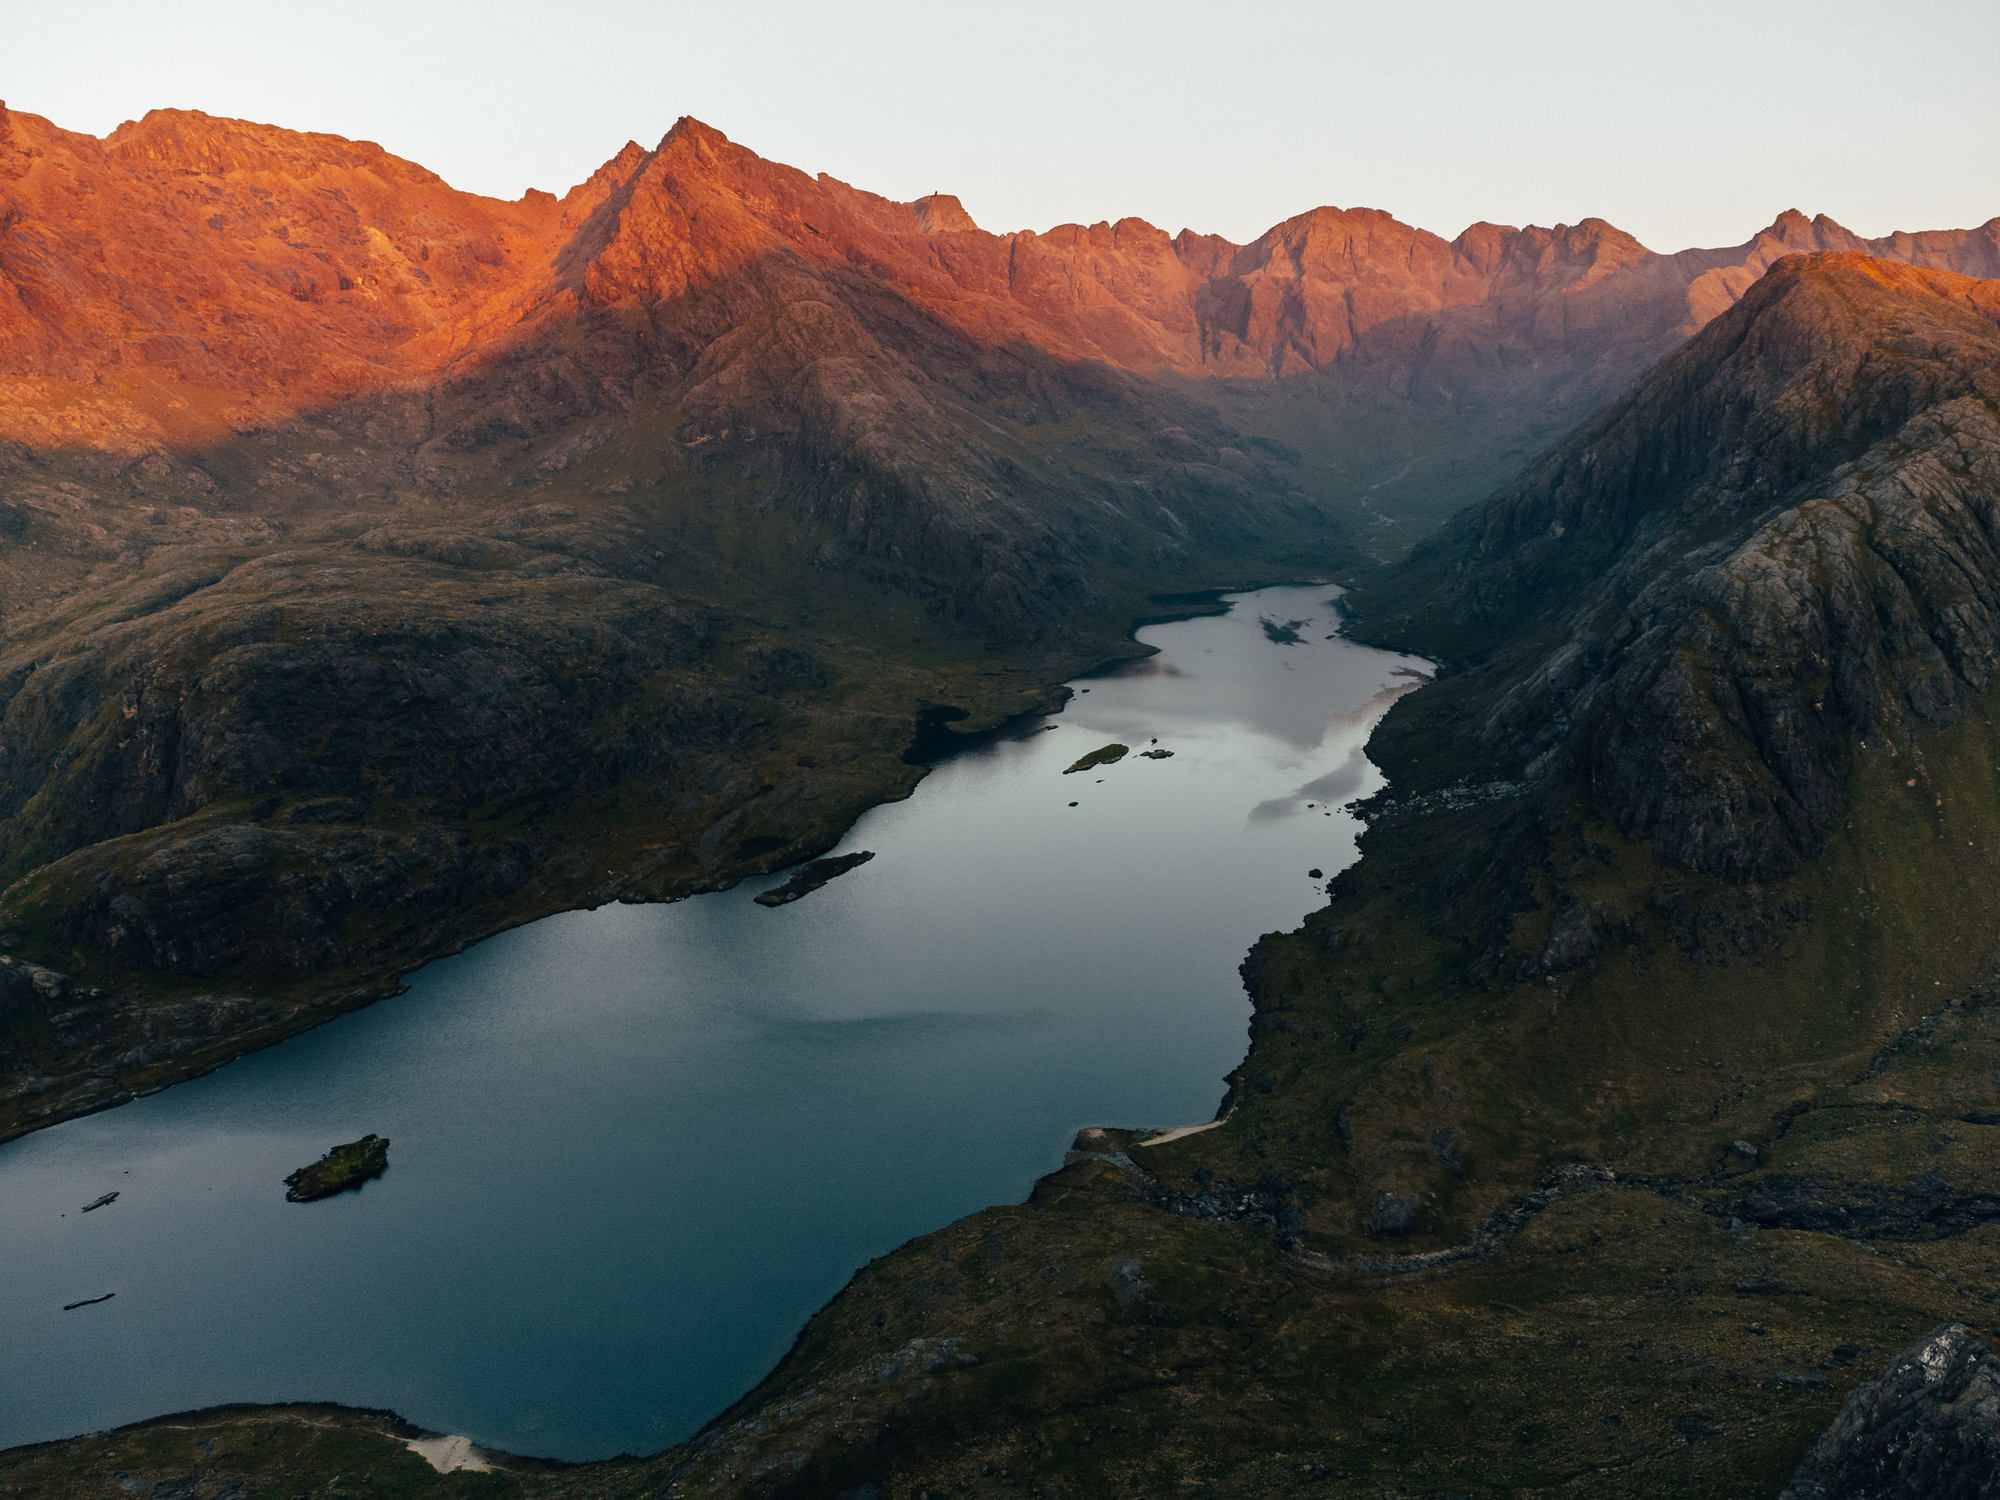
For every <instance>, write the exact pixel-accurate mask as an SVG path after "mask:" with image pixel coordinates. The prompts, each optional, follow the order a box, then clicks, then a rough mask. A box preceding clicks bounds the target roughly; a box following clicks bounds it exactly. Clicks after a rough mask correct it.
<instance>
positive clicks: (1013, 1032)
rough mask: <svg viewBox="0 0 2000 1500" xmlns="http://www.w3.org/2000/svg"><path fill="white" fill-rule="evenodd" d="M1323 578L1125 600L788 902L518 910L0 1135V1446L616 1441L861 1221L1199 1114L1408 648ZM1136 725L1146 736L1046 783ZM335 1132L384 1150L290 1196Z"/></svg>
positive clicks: (1312, 895)
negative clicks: (115, 1433)
mask: <svg viewBox="0 0 2000 1500" xmlns="http://www.w3.org/2000/svg"><path fill="white" fill-rule="evenodd" d="M1334 592H1335V591H1334V590H1333V589H1331V588H1327V587H1320V588H1282V589H1265V590H1261V591H1259V592H1257V593H1254V594H1247V595H1238V596H1235V600H1234V607H1233V608H1232V610H1231V611H1230V613H1229V614H1228V615H1226V616H1223V617H1219V618H1212V619H1202V620H1190V621H1182V622H1179V623H1175V624H1169V625H1161V626H1156V627H1152V628H1149V629H1147V630H1145V631H1142V632H1141V639H1142V640H1145V641H1147V642H1148V643H1150V644H1152V645H1155V646H1157V647H1159V648H1160V652H1161V654H1160V655H1158V656H1155V657H1152V658H1150V659H1149V660H1147V661H1144V662H1141V663H1136V664H1134V665H1132V666H1130V667H1128V668H1126V669H1124V670H1122V671H1120V672H1118V673H1117V674H1115V675H1112V676H1109V677H1099V678H1093V679H1090V680H1088V681H1085V682H1080V683H1079V684H1077V686H1079V687H1080V688H1087V689H1088V691H1087V692H1082V693H1079V694H1078V696H1077V697H1076V698H1075V699H1074V700H1072V702H1071V704H1070V706H1069V707H1068V708H1067V709H1066V710H1065V711H1064V712H1063V713H1062V714H1061V715H1059V716H1057V717H1055V718H1052V719H1049V720H1045V721H1040V722H1039V723H1038V724H1036V725H1033V726H1029V727H1027V728H1026V730H1025V731H1024V732H1022V733H1021V734H1019V735H1018V736H1015V737H1012V738H1005V739H1002V740H1000V741H998V742H996V743H991V744H988V745H984V746H982V747H980V748H978V749H976V750H972V751H969V752H967V753H964V754H961V755H960V756H958V757H957V758H956V759H953V760H951V761H950V762H948V763H947V764H945V765H943V766H941V767H940V768H939V769H938V770H936V771H935V772H933V773H932V774H931V775H930V776H929V777H928V778H926V780H925V781H924V782H923V784H922V785H921V786H920V787H919V788H918V789H917V792H916V795H915V796H913V797H912V798H910V799H909V800H908V801H906V802H902V803H897V804H892V805H888V806H884V807H880V808H876V809H875V810H873V811H871V812H869V813H868V814H867V815H865V816H864V817H863V818H862V819H861V820H860V821H859V823H857V824H856V826H855V827H854V829H853V831H852V832H851V833H850V834H849V836H848V837H847V839H846V840H845V841H844V842H843V843H842V844H841V846H840V848H841V849H842V850H848V849H873V850H875V851H876V858H875V860H874V862H873V863H871V864H868V865H865V866H863V867H862V868H860V869H858V870H856V871H854V872H853V873H852V874H849V875H846V876H843V877H841V878H840V879H839V880H836V881H835V882H834V883H833V884H831V885H829V886H827V887H826V888H825V889H823V890H821V891H819V892H817V893H815V894H813V895H811V896H808V897H806V898H805V899H804V900H803V901H800V902H797V903H795V904H793V905H791V906H786V907H781V908H778V909H776V910H767V909H765V908H763V907H759V906H757V905H755V904H753V902H752V901H751V899H750V898H751V896H752V895H754V894H755V893H756V892H757V891H758V890H761V889H765V888H767V887H768V886H769V885H771V884H775V883H776V881H775V880H771V881H758V882H753V883H750V884H748V885H745V886H743V887H741V888H739V889H737V890H734V891H727V892H723V893H720V894H717V895H710V896H701V897H697V898H694V899H692V900H688V901H684V902H680V903H677V904H674V905H669V906H611V907H605V908H602V909H600V910H597V911H587V912H569V913H566V914H564V915H561V916H555V917H550V918H548V919H547V920H545V921H541V922H537V923H535V924H533V925H532V926H529V927H524V928H520V929H518V930H516V931H514V932H510V933H506V934H504V935H502V936H500V937H496V938H494V939H492V940H491V941H489V942H486V943H482V944H481V945H479V946H478V947H477V948H475V949H472V950H471V951H470V952H467V953H464V954H462V955H460V956H458V957H456V958H450V959H445V960H443V961H441V962H439V963H435V964H433V965H431V966H430V967H429V968H427V969H424V970H422V971H421V972H420V973H418V974H417V975H415V976H414V978H413V979H412V980H411V987H410V992H409V993H408V994H407V995H405V996H403V997H401V998H399V999H395V1000H391V1001H387V1002H384V1003H382V1004H379V1005H376V1006H374V1007H372V1008H371V1009H369V1010H366V1011H362V1012H359V1013H357V1014H354V1015H351V1016H347V1017H344V1018H342V1019H340V1020H338V1021H334V1022H332V1023H331V1024H329V1025H326V1026H323V1027H321V1028H319V1029H318V1030H316V1031H313V1032H311V1033H308V1034H307V1035H304V1036H301V1037H297V1038H295V1039H293V1040H292V1041H289V1042H286V1043H285V1044H283V1045H282V1046H279V1047H274V1048H272V1049H270V1050H269V1051H266V1052H261V1053H257V1054H255V1055H254V1056H251V1057H247V1058H244V1059H242V1060H241V1061H239V1062H236V1063H233V1064H231V1065H230V1066H229V1067H227V1068H224V1069H222V1070H221V1071H220V1072H217V1073H214V1074H211V1075H209V1076H208V1077H206V1078H200V1079H196V1080H194V1081H192V1082H190V1083H186V1084H182V1085H180V1086H178V1087H176V1088H173V1089H170V1090H168V1091H167V1092H166V1093H163V1094H157V1095H154V1096H153V1097H151V1098H148V1099H142V1100H138V1101H136V1102H134V1103H132V1104H128V1105H126V1106H124V1107H122V1108H120V1109H116V1110H112V1111H109V1112H107V1113H105V1114H100V1115H93V1116H90V1117H88V1118H86V1119H81V1120H74V1121H71V1122H69V1123H67V1124H64V1125H59V1126H56V1127H54V1128H53V1129H49V1130H44V1131H41V1132H39V1133H37V1134H35V1135H32V1136H29V1137H27V1138H25V1139H23V1140H20V1141H16V1142H14V1143H12V1144H11V1145H8V1146H6V1147H4V1148H0V1447H4V1446H9V1445H12V1444H15V1443H23V1442H31V1441H36V1440H40V1439H46V1438H54V1437H61V1436H67V1435H69V1434H72V1433H76V1432H81V1431H86V1430H91V1429H97V1428H103V1427H108V1426H113V1425H116V1424H118V1423H123V1422H129V1421H134V1420H137V1419H140V1418H143V1417H148V1416H154V1415H158V1414H160V1413H163V1412H169V1411H181V1410H187V1409H189V1408H193V1407H199V1406H207V1405H212V1404H215V1403H219V1402H226V1401H285V1400H330V1401H341V1402H348V1403H352V1404H356V1405H366V1406H378V1407H393V1408H395V1409H396V1410H398V1411H400V1412H402V1413H403V1414H404V1415H405V1416H407V1417H408V1418H410V1419H411V1420H412V1421H415V1422H418V1423H420V1424H422V1425H425V1426H429V1427H433V1428H436V1429H439V1430H443V1431H449V1432H462V1433H467V1434H470V1435H471V1436H472V1437H473V1438H474V1440H475V1441H478V1442H481V1443H486V1444H490V1445H493V1446H496V1447H500V1448H505V1449H510V1450H513V1451H515V1452H522V1453H536V1454H548V1455H553V1456H557V1457H562V1458H569V1459H582V1458H596V1457H603V1456H607V1455H610V1454H614V1453H617V1452H620V1451H628V1452H645V1451H651V1450H654V1449H657V1448H660V1447H663V1446H665V1445H667V1444H669V1443H672V1442H674V1441H676V1440H678V1439H680V1438H682V1437H685V1436H687V1435H688V1434H689V1433H691V1432H692V1431H694V1430H695V1429H696V1428H697V1427H698V1426H699V1425H700V1424H701V1423H702V1422H703V1421H704V1420H706V1419H707V1418H709V1417H711V1416H713V1415H714V1414H715V1413H716V1412H718V1411H719V1410H720V1409H721V1408H722V1407H724V1406H725V1405H727V1404H728V1403H729V1402H730V1401H732V1400H734V1399H735V1398H736V1397H737V1396H739V1395H741V1394H742V1393H743V1392H744V1391H745V1390H746V1389H748V1388H749V1387H750V1386H751V1385H752V1384H753V1383H754V1382H755V1381H756V1380H757V1379H758V1377H760V1376H761V1375H763V1374H764V1372H765V1371H766V1370H768V1369H769V1368H770V1366H771V1365H772V1364H773V1362H775V1361H776V1359H777V1358H778V1357H779V1355H781V1354H782V1353H783V1352H784V1350H785V1349H786V1347H787V1346H788V1345H789V1343H790V1341H791V1339H792V1337H793V1336H794V1334H795V1333H796V1332H797V1330H798V1329H799V1327H800V1326H801V1325H802V1324H803V1323H804V1321H805V1320H806V1318H807V1317H808V1316H809V1315H810V1314H811V1313H812V1311H813V1310H814V1309H815V1308H817V1307H818V1306H820V1305H821V1304H822V1303H824V1302H825V1301H826V1300H827V1298H828V1297H830V1296H831V1295H832V1294H833V1293H834V1292H835V1291H837V1290H838V1289H839V1287H840V1286H841V1285H842V1283H843V1282H845V1281H846V1279H847V1278H848V1277H849V1275H851V1274H852V1273H853V1271H854V1270H855V1269H856V1268H857V1267H858V1266H860V1265H861V1264H862V1263H863V1262H865V1261H866V1260H868V1259H869V1258H870V1257H872V1256H875V1255H879V1254H882V1253H883V1252H884V1251H887V1250H889V1249H892V1248H893V1247H895V1246H896V1245H898V1244H900V1243H901V1242H902V1241H904V1240H905V1239H907V1238H909V1237H910V1236H911V1235H914V1234H919V1233H922V1232H925V1231H927V1230H931V1229H935V1228H938V1227H940V1226H942V1225H943V1224H945V1223H947V1222H949V1221H950V1220H952V1219H954V1218H957V1217H959V1216H961V1215H963V1214H966V1213H969V1212H971V1211H973V1210H974V1209H977V1208H981V1207H983V1206H985V1205H987V1204H992V1203H1000V1202H1008V1201H1019V1200H1020V1199H1021V1198H1023V1197H1024V1196H1025V1195H1026V1193H1027V1191H1028V1189H1029V1187H1030V1186H1031V1184H1032V1183H1033V1182H1034V1180H1035V1178H1036V1177H1038V1176H1040V1175H1041V1174H1043V1173H1045V1172H1047V1171H1050V1170H1051V1169H1053V1168H1054V1167H1055V1166H1057V1165H1058V1164H1059V1163H1060V1161H1061V1159H1062V1152H1063V1149H1064V1147H1065V1145H1066V1144H1067V1143H1068V1141H1069V1139H1070V1137H1071V1136H1072V1135H1073V1133H1074V1132H1075V1131H1076V1130H1077V1129H1078V1128H1079V1127H1081V1126H1084V1125H1092V1124H1121V1125H1133V1126H1139V1125H1178V1124H1190V1123H1194V1122H1198V1121H1202V1120H1206V1119H1208V1118H1210V1116H1211V1115H1212V1114H1213V1113H1214V1110H1215V1108H1216V1106H1217V1104H1218V1103H1219V1101H1220V1099H1221V1096H1222V1090H1223V1084H1222V1077H1223V1074H1224V1073H1226V1072H1227V1071H1228V1070H1229V1069H1230V1068H1231V1067H1233V1066H1234V1065H1235V1064H1236V1063H1237V1062H1238V1061H1239V1060H1240V1059H1241V1057H1242V1055H1243V1051H1244V1047H1245V1040H1246V1033H1245V1025H1246V1021H1247V1018H1248V1013H1249V1012H1248V1005H1247V1003H1246V1001H1245V999H1244V996H1243V992H1242V988H1241V985H1240V982H1239V980H1238V978H1237V974H1236V966H1237V964H1238V963H1239V962H1240V961H1241V960H1242V957H1243V954H1244V951H1245V950H1246V949H1247V948H1248V946H1249V945H1250V944H1251V943H1252V942H1253V941H1254V940H1255V939H1256V938H1257V936H1258V935H1259V934H1260V933H1264V932H1268V931H1272V930H1275V929H1285V928H1290V927H1293V926H1295V925H1296V924H1297V923H1298V921H1299V920H1300V919H1301V918H1302V917H1303V916H1304V915H1305V914H1306V913H1307V912H1308V911H1310V910H1311V909H1312V908H1313V907H1314V906H1315V905H1317V904H1318V903H1319V901H1320V900H1321V899H1323V898H1321V897H1320V895H1319V889H1320V887H1321V885H1322V884H1323V880H1314V879H1312V878H1311V877H1310V876H1309V875H1308V873H1307V872H1308V871H1309V870H1312V869H1315V868H1317V869H1319V870H1321V871H1323V872H1324V875H1326V876H1331V875H1332V874H1333V873H1334V872H1335V871H1336V870H1339V869H1341V868H1343V867H1345V866H1346V865H1348V864H1350V863H1352V861H1353V860H1354V858H1355V846H1354V838H1355V834H1356V833H1357V831H1358V829H1357V826H1356V824H1355V823H1354V821H1353V820H1352V819H1350V818H1349V817H1348V816H1346V815H1345V814H1344V813H1341V812H1339V811H1337V810H1336V811H1331V813H1330V814H1329V808H1330V805H1331V806H1333V807H1337V806H1338V805H1339V804H1342V803H1345V802H1347V801H1349V800H1351V799H1353V798H1355V797H1359V796H1364V795H1366V794H1367V793H1369V792H1371V791H1373V790H1375V789H1376V788H1377V787H1378V786H1379V785H1380V777H1379V775H1378V773H1377V772H1376V771H1375V769H1374V768H1373V767H1372V766H1371V765H1370V764H1369V763H1368V762H1367V760H1366V759H1365V758H1364V757H1363V755H1362V744H1363V742H1364V740H1365V739H1366V738H1367V735H1368V731H1369V730H1370V728H1371V727H1372V726H1373V724H1374V723H1375V721H1376V719H1377V718H1379V717H1380V715H1381V714H1382V712H1383V711H1384V710H1385V709H1386V707H1387V706H1388V703H1389V702H1390V700H1391V699H1392V698H1393V697H1394V695H1395V694H1396V692H1398V691H1400V690H1401V689H1402V688H1404V687H1407V686H1408V685H1409V684H1410V682H1411V681H1412V677H1411V673H1412V672H1413V670H1415V669H1420V668H1422V667H1423V666H1424V664H1423V663H1421V662H1418V661H1416V660H1415V659H1413V658H1409V657H1400V656H1395V655H1392V654H1389V653H1386V652H1380V651H1373V650H1369V649H1367V648H1364V647H1360V646H1357V645H1355V644H1353V643H1351V642H1348V641H1344V640H1336V639H1329V638H1328V637H1329V636H1331V635H1332V634H1333V632H1335V631H1336V630H1337V628H1338V625H1337V620H1336V615H1335V611H1334V609H1333V608H1332V605H1331V602H1330V601H1331V597H1332V595H1333V594H1334ZM1274 635H1275V636H1278V637H1285V636H1288V635H1296V637H1297V640H1296V641H1289V640H1284V639H1273V636H1274ZM1043 725H1047V726H1050V727H1046V728H1044V727H1043ZM1155 738H1157V740H1158V742H1159V744H1160V745H1161V746H1162V747H1165V748H1168V749H1171V750H1172V751H1173V752H1174V755H1173V758H1172V759H1170V760H1158V761H1155V760H1142V759H1139V758H1137V757H1136V756H1133V757H1128V758H1127V759H1126V760H1125V761H1123V762H1121V763H1120V764H1118V765H1115V766H1110V767H1107V768H1103V769H1101V770H1099V771H1092V772H1085V773H1081V774H1078V775H1074V776H1065V775H1063V774H1061V773H1062V769H1063V767H1065V766H1067V765H1068V764H1069V763H1070V762H1071V761H1072V760H1074V759H1075V758H1076V757H1077V756H1079V755H1081V754H1083V753H1084V752H1085V751H1088V750H1093V749H1095V748H1097V747H1098V746H1099V745H1101V744H1103V743H1105V742H1106V741H1107V740H1110V739H1119V740H1123V741H1125V742H1126V743H1128V744H1131V745H1132V746H1133V747H1134V749H1135V750H1137V749H1143V748H1147V747H1148V745H1149V742H1151V741H1152V740H1154V739H1155ZM1072 801H1075V802H1076V803H1077V804H1078V805H1077V806H1076V807H1071V806H1069V805H1068V804H1069V803H1070V802H1072ZM368 1131H375V1132H378V1133H380V1134H383V1135H387V1136H389V1137H390V1138H391V1140H392V1141H393V1143H394V1144H393V1146H392V1149H391V1153H390V1156H391V1165H390V1168H389V1171H388V1172H387V1174H386V1175H384V1176H383V1177H382V1178H380V1179H378V1180H377V1181H375V1182H372V1183H370V1184H368V1185H367V1186H366V1187H365V1188H363V1189H362V1190H361V1191H360V1192H358V1193H350V1194H345V1195H343V1196H341V1197H339V1198H335V1199H328V1200H325V1201H323V1202H320V1203H316V1204H305V1205H300V1204H291V1203H287V1202H285V1201H284V1193H283V1185H282V1181H283V1178H284V1176H285V1174H286V1173H287V1172H289V1171H291V1170H292V1169H293V1168H295V1167H298V1166H302V1165H303V1164H305V1163H306V1162H308V1161H310V1160H312V1159H314V1158H315V1157H317V1156H318V1155H319V1154H320V1153H321V1152H323V1151H324V1150H325V1149H326V1148H327V1147H328V1146H330V1145H332V1144H334V1143H335V1142H337V1141H345V1140H351V1139H353V1138H355V1137H356V1136H359V1135H362V1134H364V1133H366V1132H368ZM114 1191H115V1192H117V1193H118V1194H119V1197H118V1200H117V1201H116V1202H115V1203H113V1204H111V1205H109V1206H108V1207H105V1208H103V1209H100V1210H97V1211H96V1212H93V1213H90V1214H84V1213H82V1212H80V1209H81V1207H82V1205H83V1204H85V1203H88V1202H90V1201H91V1200H92V1199H94V1198H96V1197H98V1196H99V1195H100V1194H103V1193H107V1192H114ZM105 1292H116V1293H117V1296H116V1297H115V1298H114V1299H113V1300H112V1301H110V1302H106V1303H102V1304H99V1305H97V1306H93V1307H85V1308H79V1309H77V1310H76V1311H73V1312H64V1311H62V1310H61V1309H62V1306H63V1304H64V1303H67V1302H75V1301H78V1300H80V1299H82V1298H85V1297H95V1296H99V1295H101V1294H103V1293H105Z"/></svg>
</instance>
